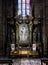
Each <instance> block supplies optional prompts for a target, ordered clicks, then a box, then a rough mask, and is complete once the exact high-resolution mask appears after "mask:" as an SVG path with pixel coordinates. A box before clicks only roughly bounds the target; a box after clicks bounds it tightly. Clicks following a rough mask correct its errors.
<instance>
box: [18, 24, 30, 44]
mask: <svg viewBox="0 0 48 65" xmlns="http://www.w3.org/2000/svg"><path fill="white" fill-rule="evenodd" d="M19 42H21V43H28V42H29V27H28V25H27V24H25V23H24V24H20V26H19Z"/></svg>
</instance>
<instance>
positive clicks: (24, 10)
mask: <svg viewBox="0 0 48 65" xmlns="http://www.w3.org/2000/svg"><path fill="white" fill-rule="evenodd" d="M29 8H30V0H18V15H21V16H22V17H25V16H27V15H28V16H29Z"/></svg>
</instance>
